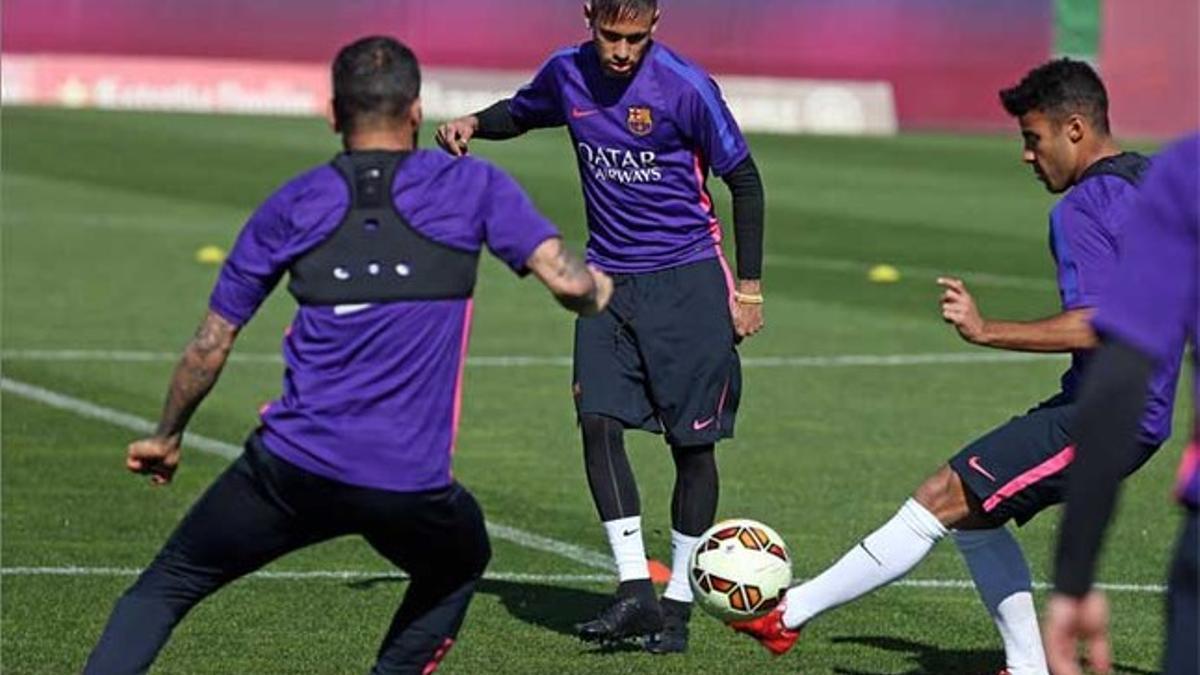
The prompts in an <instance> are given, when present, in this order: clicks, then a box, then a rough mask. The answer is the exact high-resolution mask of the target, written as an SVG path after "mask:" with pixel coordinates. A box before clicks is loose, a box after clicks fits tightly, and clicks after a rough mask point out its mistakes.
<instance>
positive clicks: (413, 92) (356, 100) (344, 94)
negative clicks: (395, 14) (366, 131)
mask: <svg viewBox="0 0 1200 675" xmlns="http://www.w3.org/2000/svg"><path fill="white" fill-rule="evenodd" d="M420 95H421V67H420V65H419V64H418V63H417V57H416V55H415V54H413V52H412V50H411V49H409V48H408V47H406V46H404V45H403V44H401V43H400V42H399V41H398V40H396V39H394V38H390V37H386V36H379V35H375V36H371V37H365V38H362V39H360V40H355V41H354V42H352V43H350V44H348V45H346V46H345V47H342V49H341V51H339V52H338V54H337V57H336V58H334V60H333V115H334V118H335V119H336V120H337V124H338V128H339V129H340V130H341V131H342V132H343V133H349V132H351V131H353V130H354V129H355V128H356V127H359V126H361V125H363V124H364V123H372V122H381V121H393V120H399V119H400V118H402V117H404V116H405V115H407V114H408V111H409V109H410V108H412V104H413V101H415V100H417V97H418V96H420Z"/></svg>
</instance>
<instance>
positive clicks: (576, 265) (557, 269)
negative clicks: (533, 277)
mask: <svg viewBox="0 0 1200 675" xmlns="http://www.w3.org/2000/svg"><path fill="white" fill-rule="evenodd" d="M554 276H555V277H556V278H557V279H559V280H561V281H563V282H564V283H568V284H570V283H578V282H580V281H581V280H584V282H585V283H587V285H588V289H589V290H588V292H587V293H586V294H585V295H582V296H576V295H559V296H558V301H559V303H560V304H562V306H563V307H566V308H567V309H569V310H572V311H575V312H581V311H587V310H588V309H591V308H592V307H594V306H595V304H596V285H595V284H594V283H592V278H591V277H592V273H591V272H589V271H588V268H587V265H586V264H584V262H583V260H582V259H580V258H579V256H577V255H575V254H574V253H572V252H571V249H569V248H567V247H566V246H561V245H560V246H559V247H558V252H557V253H556V254H555V256H554Z"/></svg>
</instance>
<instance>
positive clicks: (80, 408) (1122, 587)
mask: <svg viewBox="0 0 1200 675" xmlns="http://www.w3.org/2000/svg"><path fill="white" fill-rule="evenodd" d="M0 391H4V392H7V393H9V394H12V395H16V396H21V397H22V398H27V399H30V400H33V401H37V402H39V403H43V404H45V405H48V406H51V407H54V408H58V409H60V410H64V411H67V412H72V413H75V414H77V415H80V416H82V417H88V418H91V419H96V420H100V421H102V422H107V423H109V424H113V425H115V426H119V427H123V428H126V429H130V430H131V431H135V432H139V433H146V432H149V431H152V430H153V428H154V425H153V424H152V423H151V422H150V421H149V420H146V419H142V418H140V417H135V416H133V415H129V414H126V413H122V412H119V411H117V410H113V409H111V408H105V407H103V406H99V405H96V404H94V403H89V402H87V401H83V400H80V399H76V398H73V397H70V396H66V395H63V394H59V393H57V392H53V391H50V390H48V389H43V388H42V387H37V386H34V385H30V384H25V383H23V382H18V381H16V380H12V379H10V378H0ZM185 438H186V439H187V443H188V445H189V446H191V447H194V448H196V449H197V450H202V451H204V452H209V453H213V454H216V455H220V456H222V457H226V458H232V457H236V456H237V455H238V454H240V453H241V449H240V448H238V447H237V446H234V445H232V444H229V443H225V442H223V441H218V440H216V439H212V438H206V437H204V436H201V435H199V434H188V435H187V436H186V437H185ZM488 533H489V534H490V535H491V536H493V537H495V538H497V539H502V540H505V541H509V542H511V543H514V544H517V545H518V546H523V547H525V548H530V549H533V550H537V551H543V552H546V553H553V554H555V555H558V556H560V557H563V558H566V559H568V560H572V561H574V562H577V563H580V564H583V565H586V566H588V567H593V568H596V569H603V570H606V571H608V572H609V573H608V574H525V573H520V572H493V573H489V574H488V575H486V576H487V578H489V579H494V580H497V581H516V582H522V581H524V582H530V583H535V582H541V583H610V582H611V581H612V580H613V579H614V578H615V577H614V576H613V575H612V571H613V570H614V565H613V562H612V560H611V559H610V558H609V557H608V556H605V555H604V554H601V553H599V552H597V551H592V550H590V549H587V548H584V547H582V546H577V545H575V544H570V543H567V542H564V541H560V540H557V539H552V538H550V537H543V536H541V535H537V534H534V533H532V532H526V531H525V530H521V529H518V528H515V527H511V526H509V525H502V524H499V523H488ZM139 572H140V570H138V569H136V568H124V567H76V566H66V567H4V568H0V575H3V576H51V575H58V576H134V575H137V574H138V573H139ZM254 576H256V577H258V578H263V579H362V578H377V577H396V578H404V576H403V575H400V574H397V573H395V572H387V571H379V572H373V571H366V570H362V571H358V570H317V571H308V572H282V571H280V572H273V571H265V572H258V573H256V574H255V575H254ZM892 585H893V586H900V587H906V588H933V589H970V588H973V587H974V585H973V584H972V582H971V581H969V580H960V579H901V580H900V581H897V582H895V583H894V584H892ZM1034 586H1035V588H1038V589H1047V588H1049V585H1048V584H1046V583H1044V582H1038V583H1035V584H1034ZM1097 587H1098V588H1101V589H1104V590H1106V591H1111V592H1128V593H1159V594H1161V593H1163V592H1164V591H1165V590H1166V588H1165V587H1164V586H1162V585H1158V584H1127V583H1107V584H1097Z"/></svg>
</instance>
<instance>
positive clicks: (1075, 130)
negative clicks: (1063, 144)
mask: <svg viewBox="0 0 1200 675" xmlns="http://www.w3.org/2000/svg"><path fill="white" fill-rule="evenodd" d="M1086 124H1087V122H1086V121H1085V120H1084V119H1083V115H1071V116H1070V117H1069V118H1067V139H1068V140H1070V141H1071V142H1072V143H1078V142H1079V141H1082V140H1083V137H1084V136H1086V135H1087V129H1086Z"/></svg>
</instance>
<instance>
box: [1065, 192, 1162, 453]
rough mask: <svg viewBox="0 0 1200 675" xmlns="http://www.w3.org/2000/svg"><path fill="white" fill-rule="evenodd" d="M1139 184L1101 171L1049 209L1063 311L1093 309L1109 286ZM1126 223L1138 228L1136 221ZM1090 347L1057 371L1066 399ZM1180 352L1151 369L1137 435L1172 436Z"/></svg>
mask: <svg viewBox="0 0 1200 675" xmlns="http://www.w3.org/2000/svg"><path fill="white" fill-rule="evenodd" d="M1137 193H1138V188H1137V187H1136V186H1134V185H1133V184H1132V183H1130V182H1129V181H1127V180H1125V179H1124V178H1121V177H1118V176H1114V175H1109V174H1101V175H1097V176H1093V177H1090V178H1086V179H1085V180H1083V181H1081V182H1080V183H1079V184H1077V185H1076V186H1075V187H1074V188H1072V189H1071V191H1070V192H1069V193H1068V194H1067V196H1065V197H1063V198H1062V200H1060V201H1059V202H1058V204H1056V205H1055V206H1054V209H1053V210H1052V211H1051V212H1050V250H1051V253H1052V254H1053V256H1054V261H1055V264H1056V266H1057V270H1058V291H1059V296H1060V298H1061V300H1062V309H1063V311H1064V312H1065V311H1070V310H1074V309H1084V308H1094V307H1096V306H1098V305H1099V304H1100V299H1101V298H1102V297H1103V296H1105V295H1106V294H1107V293H1108V292H1109V290H1110V289H1112V288H1113V277H1114V275H1115V273H1116V269H1117V261H1118V259H1119V257H1120V249H1121V241H1122V239H1121V237H1122V229H1123V227H1124V225H1123V224H1124V223H1125V218H1124V215H1125V214H1126V213H1127V211H1128V210H1129V209H1130V207H1131V206H1132V204H1133V203H1134V202H1135V199H1136V196H1137ZM1131 227H1135V228H1136V227H1137V225H1136V224H1134V225H1132V226H1131ZM1090 358H1091V351H1090V350H1088V351H1077V352H1073V353H1072V355H1071V367H1070V369H1069V370H1067V372H1066V373H1064V374H1063V376H1062V390H1063V394H1065V395H1066V396H1067V397H1068V398H1071V399H1074V398H1075V397H1076V396H1077V395H1078V393H1079V385H1080V383H1081V382H1082V378H1083V374H1084V371H1085V370H1086V368H1087V364H1088V361H1089V360H1090ZM1179 359H1180V357H1179V355H1176V358H1175V360H1174V361H1165V362H1163V363H1162V364H1161V365H1160V366H1159V367H1158V368H1156V369H1155V372H1154V377H1153V380H1152V382H1151V385H1150V392H1149V398H1148V400H1147V402H1146V410H1145V413H1144V414H1143V416H1142V420H1141V427H1140V434H1139V439H1140V440H1141V441H1142V442H1143V443H1146V444H1149V445H1159V444H1161V443H1162V442H1163V441H1164V440H1166V439H1167V437H1168V436H1170V435H1171V413H1172V411H1173V408H1174V402H1175V384H1176V381H1177V380H1178V377H1179Z"/></svg>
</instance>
